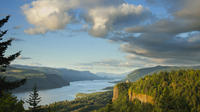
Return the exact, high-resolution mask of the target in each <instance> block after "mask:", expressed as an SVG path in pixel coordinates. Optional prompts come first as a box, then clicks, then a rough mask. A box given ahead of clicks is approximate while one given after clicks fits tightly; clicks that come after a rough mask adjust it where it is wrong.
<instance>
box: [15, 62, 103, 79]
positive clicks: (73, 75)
mask: <svg viewBox="0 0 200 112" xmlns="http://www.w3.org/2000/svg"><path fill="white" fill-rule="evenodd" d="M13 67H16V68H23V69H31V70H37V71H40V72H43V73H47V74H57V75H59V76H61V77H62V78H63V79H64V80H66V81H69V82H72V81H81V80H99V79H103V78H102V77H99V76H96V75H95V74H93V73H91V72H89V71H77V70H71V69H65V68H50V67H36V66H26V65H13Z"/></svg>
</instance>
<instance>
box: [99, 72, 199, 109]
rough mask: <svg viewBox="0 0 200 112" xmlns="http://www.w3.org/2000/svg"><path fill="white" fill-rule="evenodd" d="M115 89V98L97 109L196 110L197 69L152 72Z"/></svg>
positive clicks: (121, 84) (197, 90)
mask: <svg viewBox="0 0 200 112" xmlns="http://www.w3.org/2000/svg"><path fill="white" fill-rule="evenodd" d="M117 88H118V90H119V95H118V98H117V99H116V100H115V101H114V102H113V103H110V104H107V106H106V107H104V108H102V109H100V110H98V111H97V112H200V70H192V69H188V70H176V71H170V72H167V71H166V72H159V73H154V74H153V75H150V76H146V77H144V78H142V79H140V80H138V81H136V82H132V83H120V84H118V85H117ZM133 96H134V97H133ZM138 96H140V97H138ZM143 96H145V97H146V100H142V98H141V97H143ZM147 96H148V97H152V100H153V101H150V100H149V99H148V98H147Z"/></svg>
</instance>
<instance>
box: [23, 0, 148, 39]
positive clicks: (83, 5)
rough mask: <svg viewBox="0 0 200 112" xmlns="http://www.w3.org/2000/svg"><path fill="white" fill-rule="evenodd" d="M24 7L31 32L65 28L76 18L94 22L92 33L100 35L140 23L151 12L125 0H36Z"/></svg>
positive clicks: (37, 32)
mask: <svg viewBox="0 0 200 112" xmlns="http://www.w3.org/2000/svg"><path fill="white" fill-rule="evenodd" d="M78 10H79V11H78ZM80 10H81V11H80ZM22 11H23V13H24V14H25V16H26V19H27V21H28V22H29V23H30V24H32V25H33V27H31V28H29V29H26V30H25V32H26V33H28V34H44V33H46V32H48V31H56V30H59V29H64V28H65V27H66V26H67V25H68V24H70V23H73V22H74V21H79V22H80V21H84V24H87V25H91V26H90V27H88V28H91V29H90V34H92V35H93V36H98V37H103V36H106V35H107V34H108V33H109V32H110V31H113V30H117V29H122V28H123V27H125V26H127V25H134V24H139V23H140V22H141V21H144V20H145V19H146V18H148V17H149V16H151V13H150V12H149V11H148V10H147V9H146V8H144V7H143V6H141V5H138V6H136V5H130V4H126V3H124V2H123V0H92V1H91V0H36V1H33V2H32V3H31V4H26V5H24V6H22ZM83 15H84V16H83ZM77 16H78V18H77ZM80 23H81V22H80Z"/></svg>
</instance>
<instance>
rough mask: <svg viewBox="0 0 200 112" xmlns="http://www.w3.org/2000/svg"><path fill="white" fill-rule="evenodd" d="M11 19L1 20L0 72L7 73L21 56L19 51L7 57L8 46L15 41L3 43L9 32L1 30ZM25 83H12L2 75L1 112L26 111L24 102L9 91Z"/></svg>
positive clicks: (0, 88)
mask: <svg viewBox="0 0 200 112" xmlns="http://www.w3.org/2000/svg"><path fill="white" fill-rule="evenodd" d="M9 18H10V16H6V17H5V18H3V19H1V20H0V72H5V71H6V68H7V67H8V66H9V65H10V63H11V62H12V61H13V60H15V59H16V58H17V57H18V56H19V55H20V51H19V52H17V53H15V54H12V55H9V56H5V52H6V50H7V48H8V46H10V45H11V42H12V41H13V39H8V40H5V41H3V36H4V35H5V34H6V33H7V31H8V30H1V28H2V27H3V25H4V24H5V23H6V22H8V19H9ZM25 81H26V79H22V80H19V81H12V82H10V81H8V80H7V79H6V77H5V76H2V75H0V112H23V111H24V107H23V101H22V100H20V101H19V100H18V99H17V98H16V97H14V96H12V94H11V93H10V92H9V90H12V89H15V88H17V87H19V86H21V85H23V84H24V83H25Z"/></svg>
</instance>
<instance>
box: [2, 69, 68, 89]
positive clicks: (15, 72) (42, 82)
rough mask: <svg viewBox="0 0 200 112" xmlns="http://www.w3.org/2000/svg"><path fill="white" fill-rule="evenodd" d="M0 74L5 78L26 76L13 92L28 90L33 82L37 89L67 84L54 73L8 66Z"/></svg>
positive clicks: (11, 78) (12, 78)
mask: <svg viewBox="0 0 200 112" xmlns="http://www.w3.org/2000/svg"><path fill="white" fill-rule="evenodd" d="M0 75H3V76H6V77H7V80H9V81H13V80H19V79H23V78H26V79H27V82H26V83H25V84H24V85H22V86H21V87H19V88H17V89H15V90H14V92H23V91H30V90H31V89H32V87H33V86H34V84H36V85H37V87H38V89H39V90H41V89H51V88H58V87H62V86H66V85H69V82H68V81H65V80H64V79H63V78H62V77H60V76H58V75H56V74H46V73H43V72H40V71H36V70H30V69H22V68H14V67H10V68H8V69H7V72H5V73H0Z"/></svg>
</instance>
